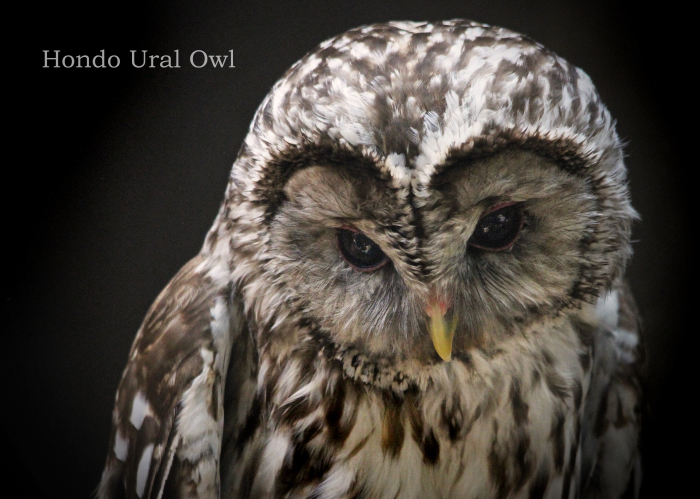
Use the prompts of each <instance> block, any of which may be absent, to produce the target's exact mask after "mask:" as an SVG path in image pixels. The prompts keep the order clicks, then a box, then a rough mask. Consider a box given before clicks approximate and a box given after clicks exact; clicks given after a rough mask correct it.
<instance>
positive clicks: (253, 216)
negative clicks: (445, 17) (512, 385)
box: [205, 20, 635, 364]
mask: <svg viewBox="0 0 700 499" xmlns="http://www.w3.org/2000/svg"><path fill="white" fill-rule="evenodd" d="M625 176H626V173H625V167H624V164H623V156H622V151H621V144H620V141H619V139H618V137H617V134H616V132H615V130H614V123H613V120H612V118H611V117H610V114H609V113H608V111H607V109H606V108H605V107H604V105H603V104H602V102H601V100H600V98H599V96H598V94H597V93H596V90H595V88H594V87H593V84H592V83H591V81H590V79H589V78H588V76H587V75H586V74H585V73H583V72H582V71H581V70H579V69H577V68H575V67H573V66H571V65H570V64H568V63H567V62H566V61H564V60H562V59H561V58H559V57H558V56H556V55H555V54H553V53H552V52H550V51H548V50H547V49H545V48H544V47H542V46H541V45H539V44H537V43H535V42H533V41H531V40H530V39H528V38H526V37H524V36H522V35H519V34H516V33H513V32H511V31H508V30H505V29H501V28H494V27H491V26H487V25H483V24H476V23H473V22H469V21H461V20H456V21H449V22H443V23H409V22H400V23H388V24H380V25H373V26H368V27H361V28H358V29H354V30H351V31H349V32H347V33H345V34H342V35H340V36H337V37H335V38H333V39H331V40H329V41H327V42H324V43H322V44H321V45H320V46H319V47H318V49H317V50H315V51H314V52H312V53H310V54H308V55H307V56H305V57H304V58H303V59H302V60H300V61H299V62H297V63H296V64H295V65H294V66H293V67H292V68H291V69H290V70H289V71H288V72H287V73H286V74H285V75H284V77H283V78H282V79H281V80H280V81H279V82H278V83H277V84H276V85H275V86H274V88H273V89H272V91H271V92H270V94H269V95H268V96H267V98H266V99H265V100H264V102H263V103H262V104H261V106H260V108H259V110H258V112H257V114H256V116H255V119H254V121H253V123H252V125H251V129H250V133H249V134H248V136H247V138H246V140H245V143H244V144H243V146H242V148H241V151H240V154H239V157H238V159H237V161H236V163H235V165H234V167H233V171H232V174H231V180H230V184H229V188H228V191H227V196H226V201H225V203H224V206H223V208H222V211H221V213H220V215H219V219H218V224H215V227H214V229H213V230H212V232H211V233H210V236H209V238H208V241H207V244H206V246H205V251H208V252H210V253H211V254H214V255H216V254H219V255H222V257H226V258H228V259H229V261H230V266H231V269H232V273H233V277H234V281H235V283H236V284H237V285H238V286H239V289H240V291H241V294H242V296H243V299H244V302H245V304H246V307H247V309H248V312H249V314H250V317H251V318H252V319H251V320H252V321H253V322H254V323H255V329H256V333H257V337H258V342H259V347H260V348H263V349H269V350H270V351H276V352H283V351H286V350H289V349H294V348H299V347H301V346H302V345H307V347H308V345H313V348H319V349H328V350H329V351H332V352H335V353H333V355H339V356H341V357H342V352H347V351H353V352H359V353H361V354H362V355H364V356H365V357H366V358H371V359H383V360H384V361H387V362H403V363H420V364H437V363H440V362H442V360H441V359H445V360H448V359H449V358H450V357H451V356H456V357H459V356H460V355H464V354H465V352H467V351H468V350H469V349H470V348H475V347H481V346H483V345H493V344H498V342H499V341H502V340H503V339H504V338H507V337H508V336H510V335H513V334H519V333H521V332H522V331H524V330H525V329H526V328H527V327H529V326H530V325H532V324H533V323H534V322H542V321H548V320H558V318H561V317H562V316H565V315H566V314H567V313H569V311H572V310H575V309H577V308H578V307H580V306H581V305H582V304H583V303H585V302H591V301H594V300H595V298H596V297H597V296H598V295H600V294H601V293H602V292H604V290H606V288H608V287H609V286H610V285H611V283H612V282H613V281H614V280H615V279H617V278H619V277H620V276H621V274H622V272H623V271H624V267H625V265H626V260H627V258H628V256H629V254H630V244H629V236H630V225H631V221H632V220H633V219H634V217H635V212H634V210H633V209H632V207H631V206H630V203H629V199H628V193H627V188H626V184H625ZM338 352H340V353H338Z"/></svg>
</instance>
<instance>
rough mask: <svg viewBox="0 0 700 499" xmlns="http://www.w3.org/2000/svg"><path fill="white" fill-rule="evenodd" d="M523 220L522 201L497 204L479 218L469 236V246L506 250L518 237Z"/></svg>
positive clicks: (490, 249) (489, 249) (488, 249)
mask: <svg viewBox="0 0 700 499" xmlns="http://www.w3.org/2000/svg"><path fill="white" fill-rule="evenodd" d="M523 220H524V215H523V206H522V203H506V204H501V205H498V206H496V207H494V208H492V209H491V210H489V211H487V212H486V214H485V215H483V216H482V217H481V219H479V223H477V224H476V228H475V229H474V232H473V233H472V236H471V237H470V238H469V246H473V247H475V248H479V249H483V250H487V251H503V250H506V249H508V248H510V247H511V246H513V243H515V240H516V239H517V238H518V235H519V234H520V229H521V228H522V226H523Z"/></svg>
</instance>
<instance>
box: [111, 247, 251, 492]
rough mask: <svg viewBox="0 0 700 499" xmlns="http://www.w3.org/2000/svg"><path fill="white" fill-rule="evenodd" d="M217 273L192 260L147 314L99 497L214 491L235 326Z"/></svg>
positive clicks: (227, 291) (120, 397) (123, 386)
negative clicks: (186, 489) (166, 490)
mask: <svg viewBox="0 0 700 499" xmlns="http://www.w3.org/2000/svg"><path fill="white" fill-rule="evenodd" d="M219 274H221V272H218V269H217V268H216V264H212V262H210V261H208V260H207V259H206V258H204V257H202V256H197V257H195V258H194V259H192V260H191V261H190V262H188V263H187V264H186V265H185V266H184V267H183V268H182V269H181V270H180V271H179V272H178V273H177V274H176V275H175V277H174V278H173V279H172V280H171V281H170V283H169V284H168V285H167V286H166V287H165V289H164V290H163V291H162V292H161V294H160V295H159V296H158V298H157V299H156V300H155V302H154V303H153V305H152V306H151V308H150V309H149V311H148V313H147V315H146V318H145V320H144V322H143V324H142V326H141V328H140V329H139V332H138V334H137V336H136V338H135V340H134V344H133V346H132V348H131V352H130V354H129V362H128V364H127V367H126V369H125V371H124V373H123V375H122V379H121V382H120V384H119V388H118V390H117V395H116V403H115V408H114V412H113V415H112V425H113V426H112V435H111V438H110V445H109V454H108V457H107V465H106V466H105V470H104V472H103V476H102V480H101V483H100V486H99V488H98V492H97V495H98V497H99V498H101V499H102V498H111V497H121V494H123V493H124V492H126V493H127V496H128V495H129V494H133V493H135V494H136V495H137V496H139V497H150V495H151V494H152V493H153V494H157V493H158V492H159V491H162V490H163V487H166V486H173V487H176V488H180V487H182V486H189V487H194V488H197V487H198V486H199V485H201V484H208V485H207V487H208V488H212V487H216V480H215V479H214V478H215V474H216V473H217V472H218V470H217V469H216V465H215V464H214V459H213V456H218V454H219V448H220V445H221V435H220V433H221V430H220V421H221V420H222V419H223V409H222V408H221V407H222V403H221V400H222V399H223V385H222V379H223V378H224V376H225V373H226V367H227V362H228V357H229V349H230V343H231V336H232V332H234V331H236V329H237V327H236V324H234V322H235V321H236V320H238V319H237V318H236V317H232V314H231V306H230V301H231V293H232V289H231V287H230V286H228V285H227V284H226V282H225V281H223V280H222V279H219V278H218V277H217V276H218V275H219ZM206 456H210V459H207V458H206ZM192 463H196V465H193V464H192ZM194 468H197V469H194ZM173 477H177V479H175V480H173V479H172V478H173ZM212 492H213V490H212Z"/></svg>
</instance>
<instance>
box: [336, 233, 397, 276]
mask: <svg viewBox="0 0 700 499" xmlns="http://www.w3.org/2000/svg"><path fill="white" fill-rule="evenodd" d="M338 249H340V254H341V255H342V256H343V258H344V259H345V260H346V261H347V262H348V263H349V264H350V265H351V266H352V267H353V268H354V269H355V270H359V271H360V272H372V271H374V270H377V269H379V268H381V267H383V266H384V265H385V264H386V263H387V262H388V261H389V258H388V257H387V256H386V255H385V254H384V252H383V251H382V250H381V248H380V247H379V245H378V244H377V243H375V242H374V241H372V240H371V239H370V238H369V237H367V236H365V235H364V234H363V233H362V232H359V231H358V230H355V229H350V228H340V229H338Z"/></svg>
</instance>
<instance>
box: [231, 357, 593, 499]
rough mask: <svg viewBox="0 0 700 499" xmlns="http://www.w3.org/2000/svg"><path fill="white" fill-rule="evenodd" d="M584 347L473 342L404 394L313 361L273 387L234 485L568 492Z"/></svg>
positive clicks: (276, 492)
mask: <svg viewBox="0 0 700 499" xmlns="http://www.w3.org/2000/svg"><path fill="white" fill-rule="evenodd" d="M516 353H517V354H518V355H516ZM587 354H588V352H586V351H585V349H584V350H582V349H581V348H579V347H577V348H572V349H569V350H568V351H567V353H566V354H563V353H562V352H560V353H559V354H558V355H556V356H555V355H529V354H528V353H527V352H523V351H519V352H518V351H517V349H516V351H513V352H511V353H510V354H509V352H502V358H488V355H486V354H481V353H478V352H476V353H475V354H474V355H472V356H470V358H469V359H468V362H467V361H464V360H454V361H452V362H451V363H450V365H449V366H447V367H445V368H444V370H443V372H441V373H440V376H435V377H433V378H431V380H430V383H429V384H428V386H426V387H425V388H424V389H420V388H418V387H416V388H412V389H409V390H406V391H405V392H403V393H400V394H396V393H393V394H392V393H388V392H386V391H382V390H379V389H375V388H373V387H371V386H367V385H364V384H362V383H358V382H356V381H354V380H349V379H346V377H344V375H343V373H342V371H336V370H334V369H333V368H331V367H330V366H329V365H321V366H317V370H316V371H315V374H314V376H312V377H311V378H309V379H307V381H306V382H305V383H303V384H302V385H297V386H295V388H294V389H293V390H291V389H290V390H289V393H279V392H278V393H275V394H274V395H278V396H273V397H272V400H271V401H270V402H272V403H271V404H270V405H269V408H268V410H267V412H266V414H265V416H264V420H265V421H264V422H263V424H262V425H261V427H260V428H258V429H257V431H256V437H255V438H254V439H253V443H252V444H250V445H248V446H247V448H246V450H245V451H244V452H242V453H241V462H240V463H239V464H238V465H237V466H236V468H237V469H239V470H243V471H242V473H241V474H240V477H239V479H237V480H235V481H236V482H237V483H238V485H237V486H236V487H234V488H236V489H237V490H238V495H236V497H246V496H251V497H255V496H260V495H262V496H279V497H283V496H287V497H309V496H312V497H319V498H330V497H355V496H360V497H378V498H380V497H401V498H422V497H491V496H494V497H495V496H498V497H504V496H519V495H528V494H530V493H538V494H540V493H542V494H545V493H546V495H545V496H549V495H550V494H554V495H556V496H557V497H562V494H563V493H564V496H568V494H566V491H567V490H573V489H572V488H571V483H572V480H574V479H575V476H576V466H577V462H578V461H579V459H577V453H578V448H579V435H580V433H581V432H580V428H581V413H582V404H583V399H584V397H585V394H586V391H587V389H588V383H589V374H588V373H587V371H586V369H584V368H583V363H582V362H581V355H587ZM555 359H556V360H555ZM279 395H283V396H279ZM275 402H277V403H275ZM246 470H247V471H246ZM540 495H541V494H540Z"/></svg>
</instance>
